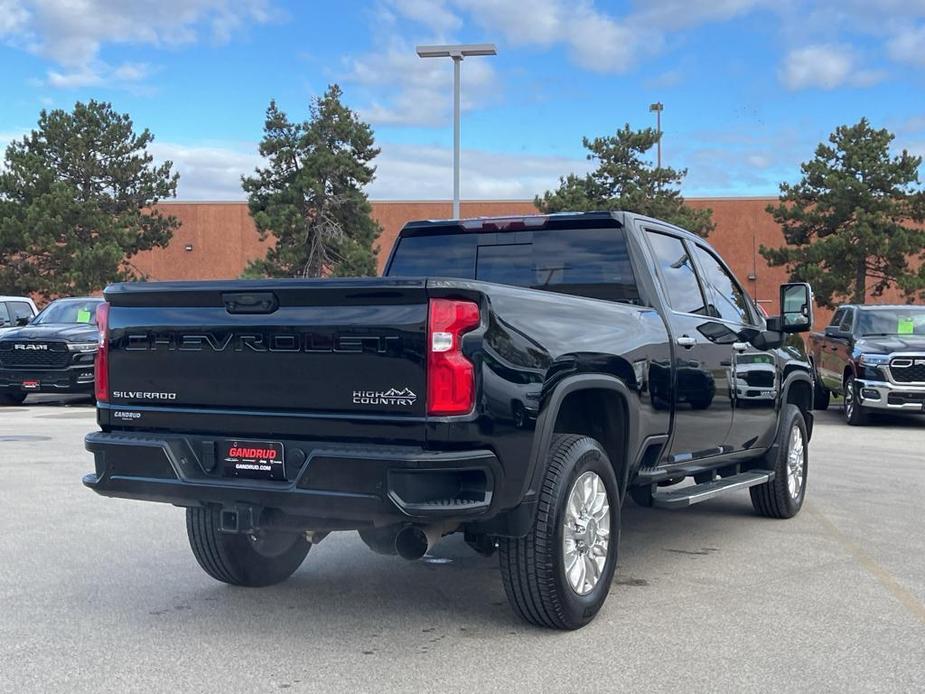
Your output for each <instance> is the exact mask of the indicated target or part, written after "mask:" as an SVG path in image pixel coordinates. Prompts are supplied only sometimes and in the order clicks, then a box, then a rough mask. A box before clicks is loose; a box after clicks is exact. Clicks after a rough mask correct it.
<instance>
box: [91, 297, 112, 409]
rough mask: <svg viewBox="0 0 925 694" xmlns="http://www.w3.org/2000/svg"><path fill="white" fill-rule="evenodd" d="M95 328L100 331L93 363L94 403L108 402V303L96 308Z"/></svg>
mask: <svg viewBox="0 0 925 694" xmlns="http://www.w3.org/2000/svg"><path fill="white" fill-rule="evenodd" d="M96 328H97V330H99V331H100V346H99V347H98V348H97V350H96V359H95V360H94V362H93V366H94V371H95V374H94V379H95V381H96V401H97V402H109V302H107V301H104V302H103V303H101V304H100V305H99V306H97V307H96Z"/></svg>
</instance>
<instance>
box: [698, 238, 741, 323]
mask: <svg viewBox="0 0 925 694" xmlns="http://www.w3.org/2000/svg"><path fill="white" fill-rule="evenodd" d="M694 255H696V256H697V262H698V263H699V264H700V269H701V270H702V271H703V280H704V284H706V285H707V287H708V288H709V289H711V290H712V291H711V292H709V293H710V294H711V295H712V298H713V300H712V301H711V302H710V315H712V316H714V317H716V318H722V319H723V320H727V321H731V322H733V323H746V324H753V323H754V322H755V319H754V317H753V316H752V313H751V310H750V309H749V303H750V302H749V299H748V297H747V295H746V294H745V292H744V291H742V288H741V287H740V286H739V283H738V282H736V280H735V278H734V277H733V276H732V275H731V274H729V271H728V270H727V269H726V267H725V266H724V265H723V264H722V262H721V261H720V259H719V258H717V257H716V256H715V255H714V254H713V253H711V252H710V251H708V250H707V249H706V248H702V247H701V246H697V245H695V246H694Z"/></svg>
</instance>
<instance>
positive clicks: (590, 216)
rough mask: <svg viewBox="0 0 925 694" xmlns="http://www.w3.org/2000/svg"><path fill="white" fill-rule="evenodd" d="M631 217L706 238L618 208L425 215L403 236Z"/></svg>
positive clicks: (621, 221)
mask: <svg viewBox="0 0 925 694" xmlns="http://www.w3.org/2000/svg"><path fill="white" fill-rule="evenodd" d="M630 219H639V220H643V221H650V222H657V223H658V224H661V225H664V226H669V227H671V228H672V229H673V230H675V231H677V232H679V233H681V234H683V235H686V236H688V237H689V238H690V239H692V240H693V239H699V240H700V241H703V239H702V238H701V237H699V236H697V235H696V234H693V233H691V232H690V231H687V230H686V229H682V228H681V227H678V226H675V225H674V224H669V223H668V222H664V221H662V220H660V219H655V218H654V217H646V216H645V215H641V214H636V213H635V212H624V211H620V210H615V211H612V212H607V211H596V212H555V213H552V214H528V215H510V216H506V215H505V216H494V217H469V218H465V219H425V220H419V221H412V222H408V223H407V224H405V226H404V227H402V230H401V232H400V235H401V236H426V235H429V234H443V233H447V232H456V233H479V232H506V231H510V232H515V231H530V230H532V229H574V228H579V229H588V228H592V227H594V228H601V227H614V228H619V227H623V226H628V224H627V222H628V221H629V220H630Z"/></svg>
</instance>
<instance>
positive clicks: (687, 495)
mask: <svg viewBox="0 0 925 694" xmlns="http://www.w3.org/2000/svg"><path fill="white" fill-rule="evenodd" d="M772 479H774V473H773V472H770V471H766V470H763V471H756V470H753V471H751V472H741V473H739V474H738V475H733V476H732V477H723V478H721V479H715V480H713V481H712V482H704V483H703V484H695V485H692V486H690V487H684V488H683V489H678V490H676V491H673V492H657V493H655V494H653V495H652V505H653V506H658V507H659V508H683V507H685V506H690V505H691V504H697V503H700V502H701V501H706V500H707V499H712V498H713V497H714V496H719V495H720V494H724V493H726V492H731V491H732V490H734V489H746V488H747V487H754V486H755V485H756V484H764V483H765V482H769V481H770V480H772Z"/></svg>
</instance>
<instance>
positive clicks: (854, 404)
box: [845, 375, 870, 427]
mask: <svg viewBox="0 0 925 694" xmlns="http://www.w3.org/2000/svg"><path fill="white" fill-rule="evenodd" d="M857 390H858V389H857V384H856V383H855V382H854V376H850V375H849V376H848V377H847V378H846V379H845V421H846V422H847V423H848V424H849V425H850V426H853V427H862V426H864V425H865V424H867V423H868V422H869V421H870V417H869V415H868V412H867V410H866V409H864V406H863V405H862V404H861V403H860V398H859V397H858V393H857Z"/></svg>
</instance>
